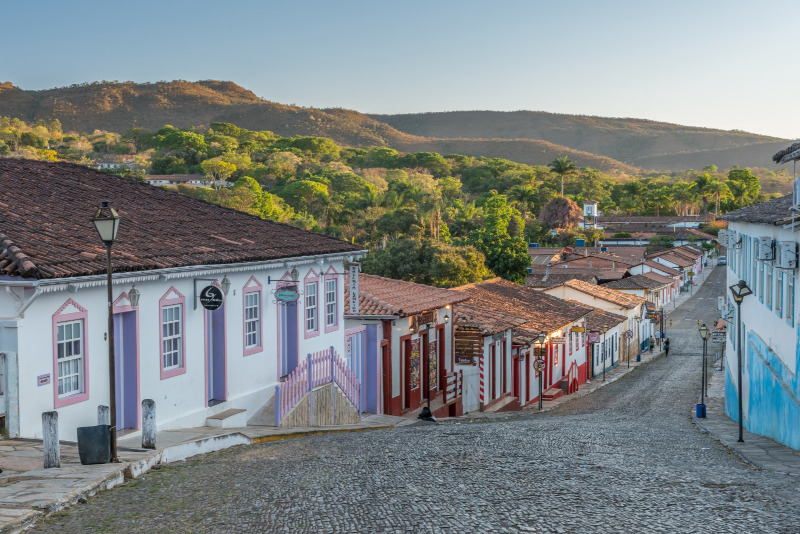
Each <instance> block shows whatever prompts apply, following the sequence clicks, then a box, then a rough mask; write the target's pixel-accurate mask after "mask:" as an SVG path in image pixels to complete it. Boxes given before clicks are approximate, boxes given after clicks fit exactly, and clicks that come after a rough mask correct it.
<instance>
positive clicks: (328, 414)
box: [281, 384, 361, 428]
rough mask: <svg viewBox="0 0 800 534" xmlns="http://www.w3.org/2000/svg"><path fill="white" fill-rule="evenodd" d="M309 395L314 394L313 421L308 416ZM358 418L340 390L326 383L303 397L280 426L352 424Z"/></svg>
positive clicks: (358, 419) (358, 420)
mask: <svg viewBox="0 0 800 534" xmlns="http://www.w3.org/2000/svg"><path fill="white" fill-rule="evenodd" d="M311 395H313V396H314V399H313V405H314V417H313V421H310V417H309V416H310V415H311V414H310V409H311V404H312V402H311ZM360 420H361V419H360V417H359V414H358V412H357V411H356V409H355V408H354V407H353V405H352V403H351V402H350V401H349V400H348V399H347V397H345V395H344V393H342V390H340V389H339V387H338V386H335V385H334V384H326V385H324V386H322V387H319V388H317V389H315V390H314V391H313V392H311V393H309V394H307V395H306V396H305V397H303V399H302V400H301V401H300V402H299V403H298V404H297V406H295V408H294V410H292V411H291V412H289V415H287V416H286V417H285V418H284V419H283V421H281V427H284V428H292V427H308V426H336V425H353V424H356V423H358V422H360ZM310 423H312V424H310Z"/></svg>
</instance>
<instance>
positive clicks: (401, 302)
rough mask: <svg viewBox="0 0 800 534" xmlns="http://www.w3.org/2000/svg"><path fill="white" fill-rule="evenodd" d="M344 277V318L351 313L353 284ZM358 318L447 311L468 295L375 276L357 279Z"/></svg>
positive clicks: (464, 299)
mask: <svg viewBox="0 0 800 534" xmlns="http://www.w3.org/2000/svg"><path fill="white" fill-rule="evenodd" d="M348 282H349V279H348V277H345V285H344V287H345V296H344V301H345V309H344V313H345V315H349V314H350V284H349V283H348ZM358 293H359V308H360V309H359V313H358V314H359V315H379V316H381V315H382V316H389V315H397V316H399V317H407V316H409V315H416V314H418V313H422V312H424V311H428V310H435V309H438V308H444V307H445V306H447V305H448V304H450V305H452V304H456V303H458V302H464V301H466V300H468V299H469V295H468V294H466V293H461V292H459V291H454V290H452V289H442V288H439V287H432V286H426V285H423V284H415V283H414V282H406V281H404V280H393V279H391V278H384V277H383V276H375V275H373V274H364V273H362V274H360V275H359V277H358Z"/></svg>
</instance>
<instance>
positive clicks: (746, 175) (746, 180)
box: [727, 169, 761, 208]
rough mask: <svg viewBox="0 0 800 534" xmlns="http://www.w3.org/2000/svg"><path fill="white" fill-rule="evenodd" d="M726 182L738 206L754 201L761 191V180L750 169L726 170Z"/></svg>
mask: <svg viewBox="0 0 800 534" xmlns="http://www.w3.org/2000/svg"><path fill="white" fill-rule="evenodd" d="M727 184H728V189H729V190H730V193H731V196H732V198H733V200H736V201H738V202H739V207H740V208H743V207H744V206H745V204H747V205H748V206H749V205H750V204H752V203H753V202H755V200H756V198H758V195H759V193H761V182H760V181H759V179H758V176H754V175H753V173H752V172H751V171H750V169H731V170H730V171H728V182H727Z"/></svg>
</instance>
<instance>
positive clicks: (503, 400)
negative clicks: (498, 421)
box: [483, 395, 520, 413]
mask: <svg viewBox="0 0 800 534" xmlns="http://www.w3.org/2000/svg"><path fill="white" fill-rule="evenodd" d="M519 409H520V403H519V399H518V398H517V397H513V396H511V395H506V396H504V397H500V398H499V399H498V400H496V401H495V402H493V403H492V404H490V405H489V406H487V407H486V408H484V410H483V411H484V412H489V413H492V412H511V411H514V410H519Z"/></svg>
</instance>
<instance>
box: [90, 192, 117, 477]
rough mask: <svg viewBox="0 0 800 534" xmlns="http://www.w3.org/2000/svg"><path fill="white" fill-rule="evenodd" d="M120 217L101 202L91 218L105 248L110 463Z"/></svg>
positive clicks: (113, 436) (114, 442) (114, 432)
mask: <svg viewBox="0 0 800 534" xmlns="http://www.w3.org/2000/svg"><path fill="white" fill-rule="evenodd" d="M119 221H120V217H119V214H118V213H117V211H116V210H115V209H114V208H112V207H111V206H109V205H108V202H101V203H100V207H99V208H98V209H97V211H96V212H95V214H94V217H92V223H93V224H94V227H95V228H96V229H97V233H98V234H99V235H100V240H101V241H102V242H103V244H104V245H105V247H106V285H107V286H108V389H109V402H108V408H109V416H110V422H111V461H112V462H114V463H118V462H119V458H117V385H116V378H117V371H116V367H115V365H114V309H113V306H112V302H113V297H112V295H111V246H112V245H113V244H114V240H115V239H116V238H117V231H118V230H119Z"/></svg>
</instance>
